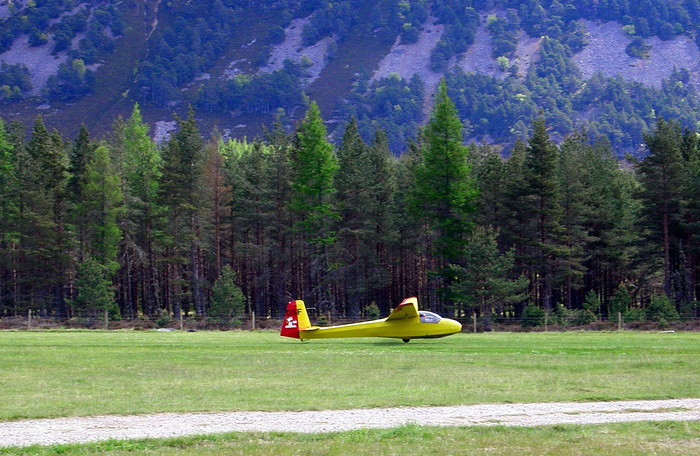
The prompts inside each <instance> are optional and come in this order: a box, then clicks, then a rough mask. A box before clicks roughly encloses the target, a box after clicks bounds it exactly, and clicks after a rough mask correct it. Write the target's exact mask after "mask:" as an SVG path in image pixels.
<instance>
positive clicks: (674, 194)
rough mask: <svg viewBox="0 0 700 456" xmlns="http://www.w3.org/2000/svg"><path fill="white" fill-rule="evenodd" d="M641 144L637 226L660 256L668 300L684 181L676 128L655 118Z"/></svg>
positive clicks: (676, 125)
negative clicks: (645, 151)
mask: <svg viewBox="0 0 700 456" xmlns="http://www.w3.org/2000/svg"><path fill="white" fill-rule="evenodd" d="M644 142H645V144H646V147H647V149H649V155H647V156H646V157H645V158H644V160H642V161H641V162H639V164H638V166H637V172H638V175H639V182H640V183H641V186H642V188H641V192H640V199H641V201H642V208H643V212H642V219H641V222H642V224H643V229H644V235H645V238H646V240H647V241H648V242H649V246H650V247H651V248H652V249H653V250H657V251H660V252H662V253H663V256H662V259H663V264H662V268H663V274H664V275H663V277H664V279H663V288H664V292H665V293H666V296H668V297H669V298H671V297H672V296H671V274H672V271H671V267H672V265H671V259H672V258H671V256H672V249H674V248H676V245H677V242H674V241H675V239H674V234H675V233H677V230H678V224H679V222H680V220H679V216H680V189H681V187H682V185H683V177H684V175H683V161H682V156H681V142H682V135H681V129H680V125H679V124H678V123H676V122H673V121H669V122H667V121H665V120H664V119H662V118H659V119H658V121H657V123H656V128H655V130H654V132H653V133H651V134H648V135H645V136H644ZM676 255H677V253H676ZM655 257H656V255H655Z"/></svg>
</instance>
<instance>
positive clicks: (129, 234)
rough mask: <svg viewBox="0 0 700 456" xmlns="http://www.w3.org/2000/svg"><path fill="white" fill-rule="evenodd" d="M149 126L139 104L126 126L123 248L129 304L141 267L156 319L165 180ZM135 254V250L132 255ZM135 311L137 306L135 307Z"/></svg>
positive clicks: (148, 308)
mask: <svg viewBox="0 0 700 456" xmlns="http://www.w3.org/2000/svg"><path fill="white" fill-rule="evenodd" d="M148 130H149V126H148V124H146V123H144V122H143V118H142V116H141V111H140V109H139V105H138V104H134V108H133V110H132V112H131V116H130V117H129V118H128V119H127V121H126V122H125V123H124V124H123V128H122V129H121V131H122V138H123V141H122V147H123V149H124V157H123V166H122V169H123V171H122V181H123V184H122V189H123V190H122V191H123V192H124V193H125V201H126V207H125V211H124V217H125V218H124V220H123V222H122V224H121V225H122V230H123V239H124V243H123V247H122V251H123V254H124V259H125V265H124V267H123V269H124V272H125V273H126V274H125V275H126V277H127V282H128V283H127V284H126V288H127V289H128V290H131V291H130V292H128V293H127V295H128V296H129V298H128V299H127V301H129V302H133V301H134V300H135V298H134V294H135V292H134V289H135V288H136V284H135V282H137V278H135V277H133V274H131V263H135V265H136V266H137V267H138V271H139V276H140V277H142V280H140V281H138V282H140V283H141V284H142V287H143V288H144V290H143V296H144V298H143V302H142V306H143V312H144V313H145V314H147V315H156V314H157V313H158V312H159V311H160V309H161V308H162V304H161V297H160V292H159V285H158V273H157V271H156V267H157V266H156V251H155V247H154V243H155V238H156V236H157V234H156V233H157V230H158V229H159V227H158V218H159V217H160V212H161V211H160V208H159V206H158V191H159V187H158V185H159V180H160V178H161V171H160V166H161V157H160V150H159V149H158V147H156V144H155V143H154V142H153V140H152V139H151V138H150V137H149V135H148ZM132 250H135V251H133V252H132ZM132 308H133V304H132Z"/></svg>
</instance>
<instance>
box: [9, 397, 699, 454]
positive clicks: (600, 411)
mask: <svg viewBox="0 0 700 456" xmlns="http://www.w3.org/2000/svg"><path fill="white" fill-rule="evenodd" d="M625 421H700V399H670V400H656V401H619V402H550V403H535V404H482V405H465V406H455V407H398V408H379V409H357V410H324V411H305V412H220V413H163V414H156V415H138V416H94V417H73V418H54V419H41V420H22V421H11V422H4V423H0V447H9V446H28V445H36V444H38V445H52V444H65V443H85V442H95V441H100V440H108V439H142V438H167V437H177V436H184V435H197V434H216V433H224V432H255V431H261V432H264V431H279V432H301V433H315V432H338V431H347V430H352V429H362V428H388V427H395V426H400V425H403V424H408V423H416V424H420V425H427V426H477V425H482V426H483V425H507V426H545V425H553V424H601V423H617V422H625Z"/></svg>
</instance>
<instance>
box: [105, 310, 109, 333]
mask: <svg viewBox="0 0 700 456" xmlns="http://www.w3.org/2000/svg"><path fill="white" fill-rule="evenodd" d="M108 329H109V311H108V310H107V309H105V330H108Z"/></svg>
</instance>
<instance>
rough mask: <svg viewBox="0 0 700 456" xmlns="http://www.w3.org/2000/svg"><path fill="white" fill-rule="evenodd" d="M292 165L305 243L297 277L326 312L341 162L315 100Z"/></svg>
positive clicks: (297, 219)
mask: <svg viewBox="0 0 700 456" xmlns="http://www.w3.org/2000/svg"><path fill="white" fill-rule="evenodd" d="M291 164H292V174H293V178H292V184H291V187H292V199H291V204H290V207H291V209H292V212H293V216H294V228H295V230H296V232H297V233H298V234H299V235H300V240H301V242H302V245H301V247H302V258H301V261H300V262H299V263H298V264H297V265H298V266H299V267H300V270H299V271H300V273H299V274H297V277H299V279H300V281H302V283H305V285H304V286H302V287H300V288H301V289H300V290H299V291H300V292H301V293H303V294H307V293H313V294H314V295H315V296H316V302H317V306H318V307H319V308H320V309H321V310H322V311H325V310H328V309H329V307H328V306H330V302H331V300H330V295H329V294H328V293H329V290H328V280H329V276H328V273H329V271H328V252H329V247H330V246H331V245H332V244H333V243H334V242H335V238H336V233H335V232H334V231H333V229H332V228H333V225H332V224H333V222H334V221H335V220H336V219H337V217H338V214H337V212H336V210H335V207H334V206H333V195H334V193H335V188H334V187H333V180H334V178H335V174H336V172H337V170H338V164H337V160H336V158H335V156H334V154H333V146H332V145H331V144H330V143H329V142H328V139H327V134H326V127H325V125H324V124H323V121H322V120H321V112H320V110H319V109H318V105H317V104H316V103H315V102H312V103H311V105H310V106H309V109H308V110H307V111H306V116H305V118H304V121H303V122H302V123H301V125H300V126H299V128H298V129H297V134H296V143H295V147H294V148H293V150H292V156H291ZM304 244H306V245H304ZM297 286H298V285H297Z"/></svg>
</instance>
